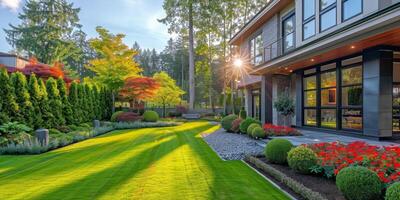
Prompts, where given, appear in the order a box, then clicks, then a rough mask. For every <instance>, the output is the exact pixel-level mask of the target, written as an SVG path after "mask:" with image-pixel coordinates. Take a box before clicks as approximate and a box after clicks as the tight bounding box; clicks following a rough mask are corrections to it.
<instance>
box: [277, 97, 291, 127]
mask: <svg viewBox="0 0 400 200" xmlns="http://www.w3.org/2000/svg"><path fill="white" fill-rule="evenodd" d="M274 108H275V109H276V111H277V112H278V113H279V114H280V115H282V116H283V117H284V126H290V124H291V123H290V120H291V117H292V116H293V114H294V109H295V105H294V102H293V99H292V98H290V96H289V94H288V92H284V93H283V94H281V95H279V96H278V98H277V99H276V101H275V102H274Z"/></svg>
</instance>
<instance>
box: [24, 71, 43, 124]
mask: <svg viewBox="0 0 400 200" xmlns="http://www.w3.org/2000/svg"><path fill="white" fill-rule="evenodd" d="M28 91H29V95H30V97H31V99H30V100H31V103H32V107H33V114H32V116H31V118H32V126H33V128H35V129H38V128H41V127H43V122H44V121H43V118H42V109H41V108H40V106H41V105H40V103H41V98H42V93H41V88H40V86H39V83H38V80H37V78H36V75H35V74H32V75H31V76H30V78H29V83H28Z"/></svg>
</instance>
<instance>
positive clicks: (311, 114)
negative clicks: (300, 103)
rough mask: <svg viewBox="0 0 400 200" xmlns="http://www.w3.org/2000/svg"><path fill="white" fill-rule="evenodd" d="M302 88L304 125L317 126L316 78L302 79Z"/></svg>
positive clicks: (312, 76) (313, 76)
mask: <svg viewBox="0 0 400 200" xmlns="http://www.w3.org/2000/svg"><path fill="white" fill-rule="evenodd" d="M303 88H304V95H303V96H304V125H307V126H317V76H316V75H310V76H308V77H305V78H304V79H303Z"/></svg>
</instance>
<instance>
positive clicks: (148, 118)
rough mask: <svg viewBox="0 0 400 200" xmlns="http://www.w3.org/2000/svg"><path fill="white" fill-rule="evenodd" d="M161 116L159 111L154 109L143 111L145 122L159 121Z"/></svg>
mask: <svg viewBox="0 0 400 200" xmlns="http://www.w3.org/2000/svg"><path fill="white" fill-rule="evenodd" d="M159 118H160V117H159V116H158V113H157V112H155V111H152V110H146V111H145V112H144V113H143V121H145V122H157V121H158V119H159Z"/></svg>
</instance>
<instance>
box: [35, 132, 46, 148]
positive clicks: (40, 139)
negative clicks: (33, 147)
mask: <svg viewBox="0 0 400 200" xmlns="http://www.w3.org/2000/svg"><path fill="white" fill-rule="evenodd" d="M35 134H36V139H37V140H38V142H39V144H40V145H41V146H47V145H49V130H48V129H43V128H42V129H38V130H36V131H35Z"/></svg>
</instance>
